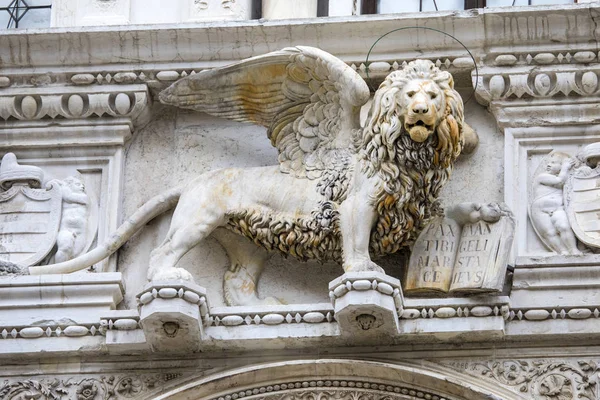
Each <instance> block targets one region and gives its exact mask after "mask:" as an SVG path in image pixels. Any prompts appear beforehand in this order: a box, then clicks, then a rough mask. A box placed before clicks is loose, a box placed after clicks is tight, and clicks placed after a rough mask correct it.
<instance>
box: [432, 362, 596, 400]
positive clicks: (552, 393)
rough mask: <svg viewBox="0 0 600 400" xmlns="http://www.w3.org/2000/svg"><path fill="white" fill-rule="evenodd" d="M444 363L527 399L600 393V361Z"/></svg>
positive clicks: (559, 399)
mask: <svg viewBox="0 0 600 400" xmlns="http://www.w3.org/2000/svg"><path fill="white" fill-rule="evenodd" d="M441 363H442V364H443V365H446V366H448V367H450V368H452V369H454V370H456V371H460V372H463V373H466V374H469V375H472V376H474V377H477V378H479V379H484V380H487V381H490V382H493V383H495V384H499V385H501V386H503V387H505V388H508V389H510V390H512V391H514V392H515V393H519V394H521V395H524V396H525V398H531V399H540V400H542V399H543V400H571V399H588V400H594V399H597V396H598V388H599V385H598V384H599V383H600V381H599V374H598V372H599V371H600V368H599V364H598V360H589V359H584V360H572V359H568V360H556V359H499V360H493V361H484V360H476V359H475V360H468V361H442V362H441Z"/></svg>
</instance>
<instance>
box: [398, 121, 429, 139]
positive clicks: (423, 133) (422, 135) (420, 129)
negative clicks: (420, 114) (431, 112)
mask: <svg viewBox="0 0 600 400" xmlns="http://www.w3.org/2000/svg"><path fill="white" fill-rule="evenodd" d="M404 129H406V131H407V132H408V134H409V135H410V138H411V139H412V140H414V141H415V142H419V143H421V142H424V141H425V140H426V139H427V138H428V137H429V135H431V133H433V125H428V124H426V123H425V122H424V121H423V120H420V119H419V120H417V121H415V122H414V123H412V124H410V123H408V122H407V123H405V124H404Z"/></svg>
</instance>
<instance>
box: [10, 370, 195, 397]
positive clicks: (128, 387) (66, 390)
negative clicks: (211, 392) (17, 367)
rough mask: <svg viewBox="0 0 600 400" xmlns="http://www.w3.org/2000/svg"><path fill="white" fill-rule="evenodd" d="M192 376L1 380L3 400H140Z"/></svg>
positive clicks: (113, 375)
mask: <svg viewBox="0 0 600 400" xmlns="http://www.w3.org/2000/svg"><path fill="white" fill-rule="evenodd" d="M189 375H191V372H150V373H135V372H133V373H131V372H128V373H108V374H102V375H75V376H57V377H52V378H50V377H47V378H42V379H4V380H0V398H2V399H4V400H21V399H37V400H108V399H112V400H122V399H135V398H142V397H141V396H144V395H149V394H152V393H155V392H158V391H159V390H160V388H162V387H164V386H171V385H174V384H177V383H178V382H180V381H182V380H183V379H185V377H188V376H189Z"/></svg>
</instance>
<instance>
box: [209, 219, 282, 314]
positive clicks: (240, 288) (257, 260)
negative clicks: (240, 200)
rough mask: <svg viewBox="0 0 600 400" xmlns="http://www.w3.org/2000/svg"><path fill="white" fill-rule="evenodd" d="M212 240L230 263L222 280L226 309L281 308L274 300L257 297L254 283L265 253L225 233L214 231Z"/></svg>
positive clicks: (241, 239)
mask: <svg viewBox="0 0 600 400" xmlns="http://www.w3.org/2000/svg"><path fill="white" fill-rule="evenodd" d="M213 237H214V238H215V239H217V240H218V241H219V243H221V245H222V246H223V248H224V249H225V252H227V256H228V257H229V262H230V263H231V266H230V267H229V269H228V270H227V271H225V274H224V276H223V295H224V297H225V302H226V303H227V304H228V305H230V306H249V305H256V304H281V301H279V300H277V299H275V298H274V297H266V298H260V297H259V296H258V290H257V287H258V281H259V279H260V275H261V274H262V271H263V269H264V266H265V263H266V261H267V259H268V258H269V253H267V251H266V250H265V249H263V248H261V247H258V246H257V245H255V244H254V243H252V242H251V241H249V240H246V239H244V238H241V237H240V236H239V235H237V234H235V233H233V232H230V231H228V230H225V229H217V230H216V231H215V232H214V234H213Z"/></svg>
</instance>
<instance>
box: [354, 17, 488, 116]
mask: <svg viewBox="0 0 600 400" xmlns="http://www.w3.org/2000/svg"><path fill="white" fill-rule="evenodd" d="M406 29H425V30H428V31H434V32H438V33H441V34H444V35H446V36H449V37H451V38H452V39H454V40H455V41H457V42H458V43H459V44H460V45H461V46H462V47H463V48H464V49H465V50H466V51H467V53H469V56H470V57H471V59H472V60H473V65H474V66H475V87H474V88H473V91H472V92H471V95H470V96H469V98H468V99H467V101H465V102H464V104H467V103H468V102H469V101H470V100H471V99H472V98H473V96H474V95H475V91H476V90H477V85H478V84H479V69H478V68H477V62H476V61H475V57H473V54H472V53H471V51H470V50H469V49H468V48H467V46H465V45H464V43H463V42H461V41H460V40H458V39H457V38H455V37H454V36H452V35H451V34H449V33H447V32H444V31H441V30H439V29H435V28H427V27H424V26H405V27H403V28H398V29H394V30H391V31H389V32H388V33H385V34H383V35H381V36H379V39H377V40H376V41H375V42H374V43H373V44H372V45H371V48H370V49H369V52H368V53H367V59H366V60H365V67H366V68H365V72H366V74H367V79H370V77H369V57H370V56H371V52H372V51H373V48H374V47H375V45H376V44H377V43H379V41H380V40H381V39H383V38H384V37H386V36H387V35H389V34H390V33H394V32H398V31H403V30H406Z"/></svg>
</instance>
